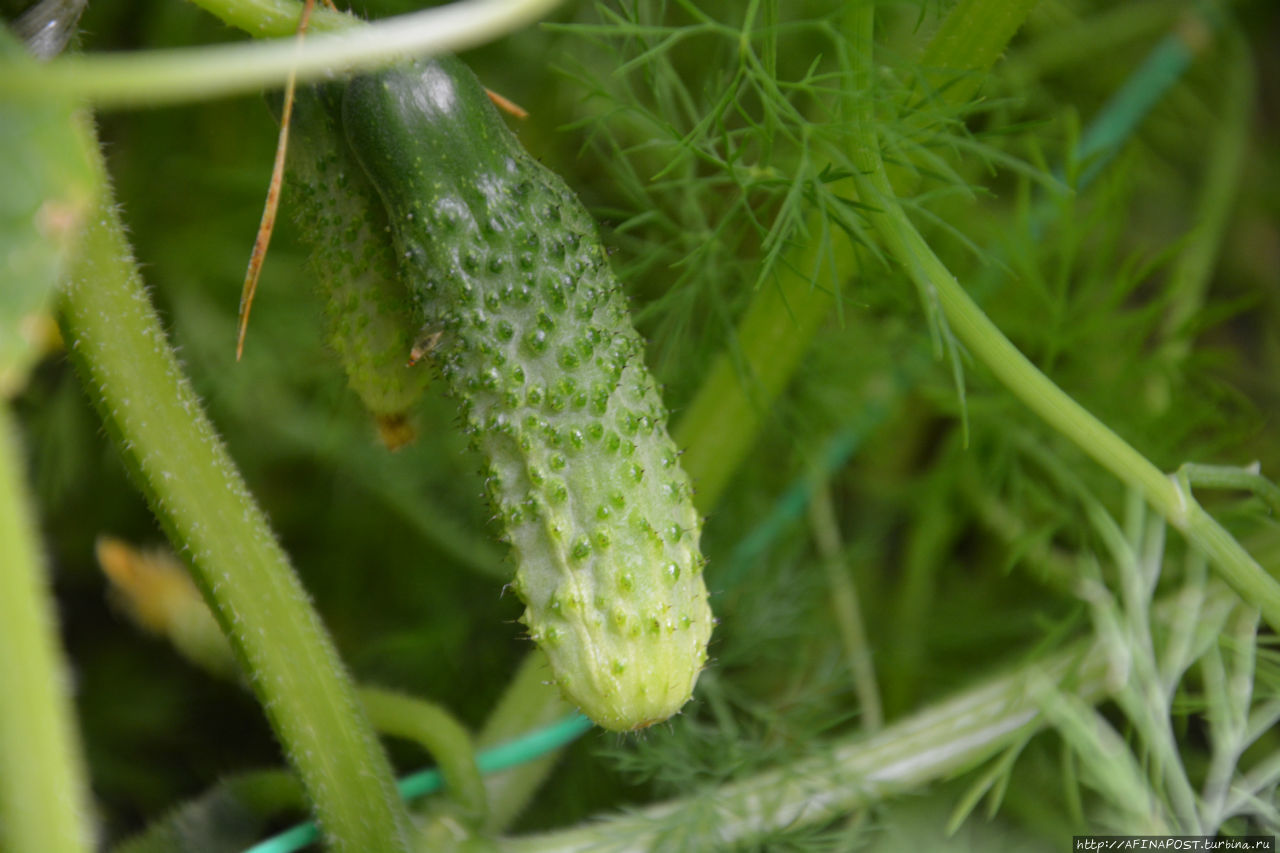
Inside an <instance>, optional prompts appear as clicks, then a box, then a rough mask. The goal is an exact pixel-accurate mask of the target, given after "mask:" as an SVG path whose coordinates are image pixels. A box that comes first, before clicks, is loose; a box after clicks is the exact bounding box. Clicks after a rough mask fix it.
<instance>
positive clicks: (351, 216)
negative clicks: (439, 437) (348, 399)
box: [286, 87, 431, 450]
mask: <svg viewBox="0 0 1280 853" xmlns="http://www.w3.org/2000/svg"><path fill="white" fill-rule="evenodd" d="M340 96H341V93H340V92H338V93H335V92H333V91H332V90H331V89H330V88H329V87H299V88H298V90H297V92H296V93H295V96H294V105H293V120H292V124H291V126H290V136H291V143H290V146H289V170H288V185H287V189H286V196H287V197H290V198H291V201H290V205H289V206H290V207H291V208H292V210H293V214H294V221H295V222H296V223H297V224H298V227H299V229H300V230H301V232H302V235H303V239H304V240H306V241H307V242H308V244H309V245H310V248H311V268H312V270H313V272H314V273H315V275H316V280H317V287H318V289H319V291H320V294H321V296H322V298H323V299H324V301H325V314H326V320H327V324H328V339H329V345H330V346H331V347H332V348H333V350H334V351H335V352H336V353H337V355H338V359H339V361H341V363H342V366H343V369H344V371H345V372H346V374H347V381H348V384H349V385H350V387H351V389H352V390H353V391H355V392H356V394H357V395H358V396H359V397H360V400H361V402H362V403H363V404H364V407H365V408H366V409H367V410H368V411H369V412H370V414H372V415H373V416H374V419H375V422H376V423H377V425H378V431H379V435H380V437H381V438H382V441H383V443H384V444H386V445H387V447H389V448H390V449H392V450H396V449H399V448H400V447H402V446H404V445H405V444H407V443H408V442H410V441H412V439H413V435H414V431H413V427H412V424H411V423H410V419H409V412H410V410H411V409H412V407H413V406H414V404H415V403H416V402H417V401H418V398H419V397H421V396H422V393H423V392H424V391H425V390H426V388H427V386H428V385H429V384H430V378H431V373H430V371H428V370H425V369H423V367H422V366H421V365H418V366H413V365H410V364H409V361H410V353H411V352H412V350H413V347H414V342H415V340H416V338H417V337H418V327H417V326H416V325H415V324H414V323H413V321H412V319H411V318H412V316H413V312H412V310H411V307H410V306H411V302H410V297H409V293H408V291H407V290H406V288H405V286H404V284H403V283H402V282H401V280H400V271H399V266H398V264H397V262H396V256H395V250H394V247H393V246H392V242H391V239H390V235H389V233H388V231H389V228H388V226H387V217H386V212H385V211H384V210H383V208H382V204H381V201H380V199H379V198H378V194H377V192H376V191H375V190H374V188H373V186H372V185H371V184H370V183H369V180H368V178H367V177H366V176H365V174H364V170H363V168H361V166H360V164H359V163H357V162H356V161H355V159H354V158H353V157H352V156H351V153H350V151H349V150H348V148H347V145H346V142H345V140H344V139H343V136H342V131H341V128H340V127H339V125H338V122H337V121H336V120H335V119H334V117H333V115H332V112H333V107H334V106H336V104H326V100H333V99H334V98H335V97H337V98H340Z"/></svg>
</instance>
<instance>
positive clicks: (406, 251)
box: [342, 57, 713, 731]
mask: <svg viewBox="0 0 1280 853" xmlns="http://www.w3.org/2000/svg"><path fill="white" fill-rule="evenodd" d="M342 124H343V128H344V131H345V133H346V135H347V140H348V142H349V144H350V146H351V149H352V151H353V152H355V155H356V158H357V159H358V160H359V161H360V162H361V164H362V165H363V166H364V168H365V170H366V172H367V174H368V175H369V177H370V180H371V182H372V183H373V185H374V186H375V187H376V188H377V189H378V191H379V192H380V193H381V195H382V198H383V201H384V202H385V205H386V209H387V213H388V219H389V221H390V224H391V229H392V233H393V234H394V236H395V243H396V246H397V250H398V252H399V253H400V255H401V260H402V263H403V265H404V269H405V272H406V281H407V283H408V284H409V287H410V290H411V292H412V293H413V296H414V298H415V301H416V307H417V309H418V312H419V316H420V318H421V320H422V322H423V324H424V328H425V329H427V330H434V331H437V332H439V333H440V336H439V340H438V343H437V345H436V347H435V349H434V351H433V353H432V359H433V361H434V363H436V364H437V365H438V366H439V368H440V372H441V374H442V375H443V376H444V378H445V380H446V381H447V383H448V386H449V389H450V392H451V393H452V394H453V395H454V396H456V397H457V398H458V399H459V400H460V404H461V411H462V416H463V420H464V422H465V425H466V429H467V431H468V433H469V434H470V436H471V438H472V441H473V444H474V445H475V446H476V447H477V448H478V449H479V450H480V451H481V452H482V453H483V454H484V455H485V457H486V458H487V459H488V460H489V467H488V470H487V480H486V486H487V488H488V491H489V496H490V498H491V499H492V501H493V504H494V506H495V508H496V510H497V514H498V518H499V519H500V521H501V523H502V525H503V527H504V529H505V536H504V539H505V540H506V541H508V542H509V543H510V544H511V547H512V550H513V554H514V557H515V562H516V565H517V572H516V576H515V580H514V582H513V584H512V585H513V587H514V589H515V591H516V592H517V593H518V594H519V596H520V598H521V599H522V600H523V601H524V603H525V605H526V610H525V613H524V615H523V617H522V621H523V622H524V623H525V625H526V626H527V627H528V629H529V633H530V636H531V637H532V638H533V639H534V640H535V641H537V642H538V644H539V645H540V646H541V647H542V648H543V649H544V650H545V651H546V653H547V656H548V658H549V659H550V661H551V666H552V669H553V671H554V672H555V676H556V681H557V682H558V684H559V685H560V687H561V689H562V690H563V692H564V693H565V695H566V696H567V698H568V699H569V700H570V701H572V702H573V703H575V704H576V705H578V706H579V707H580V708H581V709H582V710H583V712H584V713H586V714H587V716H589V717H590V718H591V719H592V720H594V721H595V722H596V723H597V724H599V725H601V726H603V727H604V728H607V729H612V730H615V731H626V730H633V729H639V728H643V727H645V726H648V725H651V724H653V723H655V722H658V721H661V720H664V719H666V718H667V717H669V716H671V715H672V714H674V713H675V712H676V711H678V710H679V709H680V708H681V707H682V706H683V705H684V704H685V703H686V702H687V701H688V699H689V698H690V696H691V694H692V691H693V687H694V684H695V683H696V681H697V677H698V674H699V672H700V671H701V669H702V667H703V666H704V665H705V663H706V660H707V652H706V648H707V642H708V640H709V638H710V635H711V628H712V622H713V620H712V616H711V610H710V607H709V606H708V604H707V590H706V586H705V584H704V582H703V578H702V567H703V565H704V564H705V561H704V560H703V558H702V555H701V553H700V551H699V545H698V543H699V538H700V536H701V519H700V518H699V516H698V515H697V513H696V511H695V510H694V507H693V501H692V494H693V492H692V487H691V485H690V482H689V478H688V475H687V474H685V472H684V471H683V470H682V469H681V467H680V465H679V462H678V459H677V457H678V453H677V451H676V447H675V445H674V443H673V442H672V441H671V438H670V436H669V435H668V433H667V428H666V422H667V412H666V410H665V408H664V407H663V404H662V399H661V397H660V396H659V393H658V390H657V388H656V387H655V385H654V381H653V378H652V376H651V375H650V374H649V371H648V369H647V368H646V367H645V364H644V353H643V349H644V347H643V343H642V341H641V339H640V337H639V335H638V334H637V333H636V331H635V329H634V328H633V327H632V325H631V320H630V316H629V314H628V312H627V308H626V305H625V302H624V297H623V295H622V291H621V288H620V287H619V285H618V282H617V279H616V278H615V277H614V275H613V272H612V270H611V269H610V267H609V263H608V260H607V258H606V255H605V252H604V250H603V248H602V247H601V245H600V243H599V240H598V239H597V237H596V233H595V223H594V222H593V221H592V220H591V218H590V216H589V215H588V214H587V212H586V210H585V209H584V208H583V206H582V204H581V203H580V202H579V201H578V199H577V198H576V197H575V196H574V194H573V193H572V192H571V191H570V190H569V188H568V187H567V186H565V184H564V182H563V181H562V180H561V179H560V178H559V177H558V176H556V175H554V174H553V173H552V172H550V171H549V170H547V169H545V168H544V167H542V166H541V165H540V164H539V163H537V162H536V161H535V160H534V159H533V158H532V157H530V156H529V154H528V153H527V152H525V151H524V149H523V148H522V147H521V146H520V145H519V143H518V142H517V141H516V139H515V137H514V136H513V135H512V134H511V132H510V131H509V130H508V129H507V127H506V125H505V124H504V123H503V122H502V119H501V118H500V117H499V116H498V114H497V112H496V111H495V110H494V109H493V107H492V106H491V105H490V103H489V101H488V98H487V97H486V95H485V93H484V90H483V89H482V88H481V86H480V84H479V83H478V81H476V79H475V77H474V76H473V75H472V74H471V72H470V70H469V69H467V68H466V66H464V65H462V63H461V62H459V61H457V60H454V59H452V58H448V57H442V58H437V59H433V60H423V61H419V62H416V63H414V64H412V65H410V66H408V67H401V68H397V69H392V70H390V71H387V72H383V73H380V74H376V75H366V76H362V77H356V78H353V79H352V80H351V81H350V82H349V83H348V84H347V87H346V92H345V95H344V97H343V103H342Z"/></svg>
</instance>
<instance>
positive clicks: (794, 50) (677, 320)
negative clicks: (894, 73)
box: [559, 2, 862, 358]
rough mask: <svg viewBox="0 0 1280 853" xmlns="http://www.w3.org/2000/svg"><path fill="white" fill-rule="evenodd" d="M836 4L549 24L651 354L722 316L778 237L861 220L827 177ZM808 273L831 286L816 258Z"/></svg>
mask: <svg viewBox="0 0 1280 853" xmlns="http://www.w3.org/2000/svg"><path fill="white" fill-rule="evenodd" d="M840 6H841V4H831V3H826V4H820V5H819V6H818V7H816V9H817V12H818V13H817V14H815V4H811V3H777V2H750V3H737V2H730V3H701V4H698V5H695V4H693V3H689V2H679V3H666V2H659V3H641V2H624V3H621V4H618V5H617V6H614V5H612V4H603V3H600V4H597V5H596V6H595V10H594V11H595V21H594V22H592V23H586V22H579V23H573V24H568V25H564V26H562V27H560V28H559V29H561V30H562V31H563V32H564V33H565V34H566V35H567V36H568V37H569V38H570V39H571V42H570V45H571V49H569V50H565V51H564V52H563V55H564V56H565V57H566V58H565V59H564V61H563V62H564V65H563V67H562V68H561V71H562V72H563V73H565V74H566V75H568V76H569V78H571V80H572V82H573V84H575V85H576V87H577V88H578V89H579V90H580V91H581V93H582V99H583V106H582V112H583V113H584V114H585V117H584V118H582V119H580V120H578V121H576V122H574V123H573V124H571V125H570V126H569V129H571V130H575V131H580V132H581V133H583V134H584V135H585V140H586V144H587V145H589V146H590V147H591V148H592V149H593V151H594V153H595V154H596V155H597V156H599V157H600V158H601V160H602V161H603V167H604V168H605V169H606V171H607V173H608V175H609V178H610V180H609V182H608V189H607V190H605V191H604V192H606V193H607V195H606V197H605V198H604V199H602V200H601V201H600V205H599V208H598V211H597V212H598V213H599V215H600V216H601V218H603V219H604V220H605V221H606V222H611V223H612V225H613V227H612V230H611V232H610V233H609V234H608V240H609V241H610V242H611V243H613V244H616V245H618V246H619V247H621V248H622V249H623V256H622V264H621V266H620V269H619V273H620V275H621V277H622V279H623V280H624V281H626V282H628V284H629V286H630V287H632V288H633V289H634V290H635V291H636V292H638V293H640V294H642V295H643V296H644V298H645V301H646V302H647V304H646V306H645V308H644V309H643V310H642V312H641V314H640V317H639V319H640V321H641V322H642V323H645V322H646V321H648V322H649V324H650V325H656V326H657V329H656V331H657V332H658V335H659V338H660V340H659V347H658V351H660V352H662V353H663V354H664V358H676V357H681V356H684V355H687V354H688V353H687V352H686V351H685V350H684V349H682V348H676V349H673V348H672V347H671V345H672V344H675V343H681V344H684V345H685V348H687V346H688V344H689V338H697V337H699V336H700V333H701V331H702V329H703V328H704V325H703V324H709V325H711V326H713V327H715V326H721V327H723V326H724V325H726V324H728V323H731V322H732V318H733V316H734V315H735V314H736V310H735V309H736V308H737V307H738V306H739V305H740V304H741V303H742V301H743V300H744V299H745V298H746V297H747V296H748V295H749V294H750V293H751V292H752V291H753V290H754V289H755V288H757V287H759V286H761V285H765V284H767V283H768V282H769V280H770V277H771V275H772V274H773V273H774V271H775V269H776V267H777V265H778V264H779V263H782V262H784V254H785V252H786V250H787V249H788V248H789V247H791V246H793V245H795V244H796V243H798V242H800V241H803V240H810V239H815V240H819V241H821V242H822V243H823V244H824V245H826V244H827V243H828V242H829V240H830V239H831V233H830V232H831V230H832V229H836V228H839V229H844V230H846V231H848V232H850V233H860V232H861V231H862V224H861V222H860V221H859V218H858V213H857V207H856V205H855V204H854V203H853V202H852V201H851V200H850V199H849V197H848V194H847V191H842V189H843V188H842V187H841V186H839V178H840V177H841V175H842V174H844V173H846V172H847V169H848V155H847V151H848V148H849V141H850V126H849V124H848V123H847V121H845V120H844V119H843V118H842V117H841V107H840V102H841V98H842V95H843V93H844V91H845V90H846V87H847V85H848V75H849V68H848V56H847V51H848V45H847V43H846V41H845V38H844V36H843V34H842V33H841V32H840V30H839V28H838V23H839V20H838V18H839V13H840ZM589 48H590V49H589ZM602 69H608V71H607V72H606V71H603V70H602ZM815 212H816V213H818V214H819V215H820V216H819V218H818V219H816V220H811V219H810V214H812V213H815ZM810 229H813V230H812V231H811V230H810ZM827 254H828V253H827V252H823V253H822V256H823V257H826V256H827ZM817 272H818V273H819V274H818V275H817V276H815V278H816V280H817V281H818V282H820V284H819V285H818V286H822V287H831V286H834V276H833V275H832V271H831V270H830V269H829V268H827V269H823V270H820V271H817Z"/></svg>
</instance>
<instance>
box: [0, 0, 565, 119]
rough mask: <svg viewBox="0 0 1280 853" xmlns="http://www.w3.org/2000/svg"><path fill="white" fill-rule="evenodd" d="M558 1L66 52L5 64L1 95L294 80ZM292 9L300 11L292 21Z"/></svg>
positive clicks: (468, 41) (231, 14) (204, 93)
mask: <svg viewBox="0 0 1280 853" xmlns="http://www.w3.org/2000/svg"><path fill="white" fill-rule="evenodd" d="M558 2H559V0H460V2H457V3H453V4H450V5H448V6H442V7H438V8H434V9H426V10H423V11H421V12H414V13H412V14H408V15H399V16H397V17H394V18H386V19H384V20H381V21H378V22H376V23H374V24H370V25H368V26H366V27H351V28H349V29H348V30H347V31H344V32H341V33H335V32H333V30H334V29H335V28H339V27H340V18H341V17H342V16H337V15H332V14H331V15H328V16H326V17H324V18H322V24H321V29H325V30H328V31H329V32H327V33H320V34H318V35H315V36H313V37H311V38H308V39H307V40H306V42H305V43H304V44H302V45H301V46H299V45H298V44H297V40H296V39H293V38H282V39H277V40H274V41H266V42H249V43H237V44H231V45H218V46H212V47H196V48H178V49H168V50H147V51H134V52H122V53H119V54H115V53H113V54H102V55H68V56H63V57H59V58H58V59H55V60H53V61H51V62H47V63H44V64H42V65H40V66H38V67H37V68H35V69H29V70H28V69H24V71H23V73H20V74H19V73H15V72H14V69H12V68H10V69H7V70H6V69H5V67H4V66H3V65H0V96H10V97H14V96H16V97H36V98H46V97H50V96H59V97H68V96H75V97H82V98H87V99H89V100H91V101H93V102H94V103H95V104H96V105H98V106H100V107H102V106H110V107H119V106H139V105H148V106H152V105H157V104H166V103H173V102H175V101H184V100H194V99H199V98H213V97H219V96H225V95H232V94H238V93H243V92H253V91H256V90H258V89H261V88H263V87H264V86H278V85H282V84H283V82H284V80H285V78H286V76H288V74H289V73H290V72H291V71H296V72H297V75H298V80H299V81H300V82H302V81H308V80H315V79H319V78H321V77H326V76H328V75H330V74H331V73H332V72H333V71H334V69H341V70H343V71H363V70H368V69H371V68H376V67H379V66H383V65H386V64H388V63H389V62H391V61H394V60H395V59H396V58H398V57H405V56H414V55H423V54H430V53H440V52H443V51H457V50H463V49H465V48H468V47H475V46H476V45H480V44H484V43H486V42H489V41H492V40H494V39H496V38H498V37H499V36H503V35H506V34H507V33H509V32H512V31H514V30H517V29H520V28H521V27H524V26H527V25H528V24H531V23H533V22H534V21H537V20H538V19H539V18H541V17H543V16H544V15H545V14H546V13H547V12H549V11H550V10H551V9H552V8H553V7H554V6H555V5H556V4H557V3H558ZM209 5H210V7H211V8H212V7H216V9H217V11H216V14H219V15H221V14H222V12H223V11H226V13H227V15H228V20H232V19H234V20H236V21H239V22H240V23H239V24H238V25H241V26H245V28H246V29H248V30H249V31H250V32H257V30H256V29H255V24H254V17H253V16H254V15H255V14H256V13H258V11H259V10H260V11H261V13H262V16H263V17H262V20H263V21H264V27H270V28H272V31H276V30H277V29H278V28H282V27H283V25H284V24H285V23H287V18H282V17H281V15H282V11H281V9H282V7H281V4H280V2H279V0H271V1H270V2H265V3H263V4H262V5H261V6H258V5H257V4H256V3H248V2H245V0H231V2H229V3H227V4H226V5H225V6H223V4H220V3H219V4H212V3H211V4H209ZM296 20H297V19H296V18H295V19H294V21H295V23H296Z"/></svg>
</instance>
